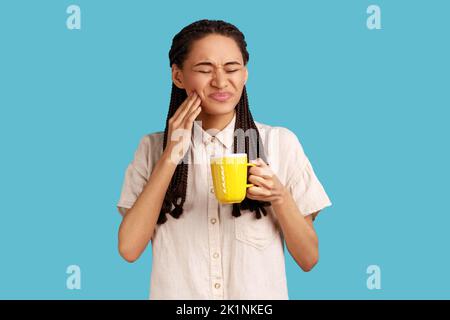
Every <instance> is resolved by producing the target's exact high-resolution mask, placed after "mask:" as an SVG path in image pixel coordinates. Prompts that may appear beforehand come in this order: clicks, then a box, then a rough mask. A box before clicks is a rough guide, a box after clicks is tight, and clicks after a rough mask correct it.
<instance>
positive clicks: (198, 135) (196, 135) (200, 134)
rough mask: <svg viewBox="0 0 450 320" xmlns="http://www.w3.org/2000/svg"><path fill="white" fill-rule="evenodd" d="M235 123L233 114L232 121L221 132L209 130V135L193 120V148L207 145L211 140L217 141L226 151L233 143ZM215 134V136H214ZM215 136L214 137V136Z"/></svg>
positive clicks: (198, 122)
mask: <svg viewBox="0 0 450 320" xmlns="http://www.w3.org/2000/svg"><path fill="white" fill-rule="evenodd" d="M235 123H236V112H234V116H233V119H231V121H230V122H229V123H228V124H227V125H226V127H225V128H223V129H222V130H221V131H219V132H217V130H211V134H210V133H208V132H207V131H205V130H203V128H202V126H201V124H200V121H197V120H195V121H194V126H193V130H194V132H193V135H192V139H191V140H192V143H193V145H194V147H198V145H199V143H203V144H205V145H206V144H208V143H210V142H211V141H212V139H213V138H215V139H217V140H218V141H219V142H220V143H221V144H223V145H224V146H225V148H227V149H228V150H229V149H231V146H232V145H233V142H234V126H235ZM216 132H217V134H215V133H216ZM214 134H215V135H214Z"/></svg>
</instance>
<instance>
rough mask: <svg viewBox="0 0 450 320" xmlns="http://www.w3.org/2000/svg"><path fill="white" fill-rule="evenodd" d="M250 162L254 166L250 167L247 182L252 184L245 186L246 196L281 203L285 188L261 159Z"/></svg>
mask: <svg viewBox="0 0 450 320" xmlns="http://www.w3.org/2000/svg"><path fill="white" fill-rule="evenodd" d="M252 163H254V164H256V166H252V167H250V169H249V173H250V174H249V177H248V182H249V183H252V184H253V185H254V186H253V187H250V188H247V197H248V198H250V199H253V200H259V201H267V202H271V203H272V204H281V203H282V202H283V200H284V197H285V195H286V192H287V191H286V188H285V187H284V186H283V184H282V183H281V181H280V180H279V179H278V177H277V176H276V175H275V174H274V173H273V171H272V169H270V167H269V166H268V165H267V164H266V163H265V162H264V161H263V160H262V159H260V158H258V159H256V160H255V161H253V162H252Z"/></svg>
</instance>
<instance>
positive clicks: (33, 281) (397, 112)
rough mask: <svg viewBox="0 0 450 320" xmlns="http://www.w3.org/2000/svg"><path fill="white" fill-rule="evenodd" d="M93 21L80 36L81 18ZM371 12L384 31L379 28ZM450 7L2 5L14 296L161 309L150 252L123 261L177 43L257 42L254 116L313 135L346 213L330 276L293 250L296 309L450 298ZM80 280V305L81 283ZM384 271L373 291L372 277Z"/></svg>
mask: <svg viewBox="0 0 450 320" xmlns="http://www.w3.org/2000/svg"><path fill="white" fill-rule="evenodd" d="M70 4H77V5H79V6H80V8H81V21H82V22H81V30H68V29H67V27H66V19H67V17H68V14H67V13H66V8H67V7H68V6H69V5H70ZM370 4H377V5H379V6H380V7H381V19H382V29H381V30H369V29H368V28H367V27H366V19H367V17H368V14H367V13H366V9H367V7H368V6H369V5H370ZM449 12H450V3H449V2H448V1H443V0H442V1H425V0H422V1H380V0H378V1H318V0H314V1H312V0H311V1H258V2H256V1H245V2H244V1H236V0H232V1H227V2H226V3H223V4H214V3H213V2H211V1H189V2H188V1H170V2H162V1H160V2H159V3H158V4H156V3H155V2H153V1H133V2H130V1H83V0H77V1H73V2H72V1H61V0H58V1H57V0H53V1H23V0H21V1H17V0H16V1H5V0H2V1H1V3H0V112H1V117H0V121H1V126H0V137H1V138H0V139H1V140H0V141H1V160H0V177H1V179H0V195H1V196H0V197H1V208H0V213H1V222H0V247H1V255H2V256H1V265H0V298H3V299H5V298H6V299H10V298H22V299H47V298H56V299H94V298H95V299H119V298H123V299H147V297H148V292H149V282H150V271H151V249H150V248H151V247H150V246H149V247H148V248H147V251H146V252H145V253H144V254H143V256H141V258H140V259H139V260H138V261H137V262H135V263H134V264H129V263H127V262H125V260H123V259H122V258H121V257H120V256H119V254H118V250H117V231H118V227H119V224H120V220H121V217H120V215H119V213H118V212H117V209H116V207H115V205H116V203H117V201H118V197H119V194H120V189H121V186H122V181H123V175H124V172H125V169H126V166H127V165H128V163H129V162H130V161H131V160H132V157H133V153H134V151H135V149H136V147H137V144H138V142H139V140H140V138H141V137H142V136H143V135H144V134H146V133H150V132H154V131H159V130H163V129H164V123H165V119H166V114H167V108H168V105H169V97H170V88H171V80H170V68H169V62H168V51H169V48H170V44H171V40H172V37H173V36H174V35H175V34H176V33H177V32H178V31H179V30H180V29H181V28H182V27H184V26H185V25H187V24H189V23H191V22H193V21H195V20H198V19H202V18H209V19H224V20H226V21H229V22H231V23H233V24H235V25H236V26H237V27H238V28H240V29H241V30H242V31H243V33H244V34H245V36H246V39H247V42H248V49H249V52H250V62H249V71H250V77H249V81H248V83H247V89H248V92H249V100H250V108H251V111H252V113H253V115H254V117H255V119H256V120H257V121H259V122H263V123H267V124H270V125H278V126H284V127H287V128H289V129H291V130H292V131H294V132H295V133H296V134H297V136H298V137H299V139H300V141H301V142H302V144H303V147H304V149H305V151H306V154H307V155H308V156H309V158H310V160H311V162H312V164H313V166H314V168H315V171H316V174H317V175H318V177H319V179H320V180H321V182H322V183H323V185H324V187H325V190H326V191H327V193H328V195H329V196H330V198H331V200H332V202H333V206H332V207H330V208H327V209H325V210H324V211H323V212H322V213H321V214H320V215H319V217H318V219H317V220H316V222H315V226H316V229H317V232H318V235H319V239H320V255H321V257H320V262H319V264H318V265H317V266H316V267H315V269H313V271H311V272H310V273H304V272H302V271H301V269H300V268H299V267H298V266H297V265H296V264H295V262H294V260H293V259H292V258H291V257H290V256H289V254H288V253H287V252H286V253H287V274H288V284H289V295H290V298H291V299H315V298H322V299H331V298H338V299H348V298H356V299H394V298H400V299H407V298H412V299H418V298H424V299H431V298H436V299H442V298H450V291H449V285H450V280H449V273H448V270H449V268H450V259H449V254H448V244H449V243H450V236H449V232H448V228H449V222H450V218H449V214H450V212H449V209H448V207H447V206H446V203H447V200H445V199H448V198H447V197H448V190H449V188H448V181H449V178H450V177H449V169H448V168H449V166H448V164H449V162H450V159H449V155H450V153H449V148H448V137H449V126H448V119H449V106H450V103H449V102H450V101H449V100H450V99H449V74H450V68H449V65H450V63H449V57H450V52H449V51H450V50H449V41H448V39H449V30H450V25H449V23H448V14H449ZM71 264H76V265H79V266H80V267H81V273H82V274H81V283H82V284H81V285H82V289H81V290H68V289H67V288H66V279H67V277H68V275H67V274H66V268H67V267H68V266H69V265H71ZM372 264H375V265H378V266H380V268H381V285H382V289H381V290H368V289H367V286H366V279H367V277H368V275H367V274H366V268H367V267H368V266H369V265H372Z"/></svg>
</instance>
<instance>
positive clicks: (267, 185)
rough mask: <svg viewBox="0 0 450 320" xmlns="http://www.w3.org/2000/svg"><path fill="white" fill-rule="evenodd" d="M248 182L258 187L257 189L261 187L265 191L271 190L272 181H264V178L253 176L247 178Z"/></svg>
mask: <svg viewBox="0 0 450 320" xmlns="http://www.w3.org/2000/svg"><path fill="white" fill-rule="evenodd" d="M248 181H249V182H250V183H253V184H255V185H257V186H259V187H261V186H262V187H264V188H266V189H269V190H270V189H272V188H273V182H272V180H269V179H265V178H263V177H260V176H255V175H253V174H251V175H249V176H248Z"/></svg>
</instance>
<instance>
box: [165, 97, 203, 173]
mask: <svg viewBox="0 0 450 320" xmlns="http://www.w3.org/2000/svg"><path fill="white" fill-rule="evenodd" d="M200 103H201V99H200V96H199V95H198V94H197V93H196V92H195V91H193V92H191V94H190V95H189V96H188V97H187V98H186V99H185V100H184V102H183V103H182V104H181V105H180V106H179V107H178V109H177V111H175V113H174V115H173V116H172V117H171V118H170V119H169V121H168V122H169V123H168V131H167V144H166V148H165V150H164V153H165V154H166V156H167V157H169V159H170V160H171V161H172V162H173V163H174V164H178V163H179V162H180V160H181V159H183V157H184V156H185V154H186V152H187V151H188V149H189V146H190V143H191V135H192V134H191V132H192V126H193V124H194V120H195V118H197V116H198V115H199V114H200V112H201V111H202V108H201V106H200Z"/></svg>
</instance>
